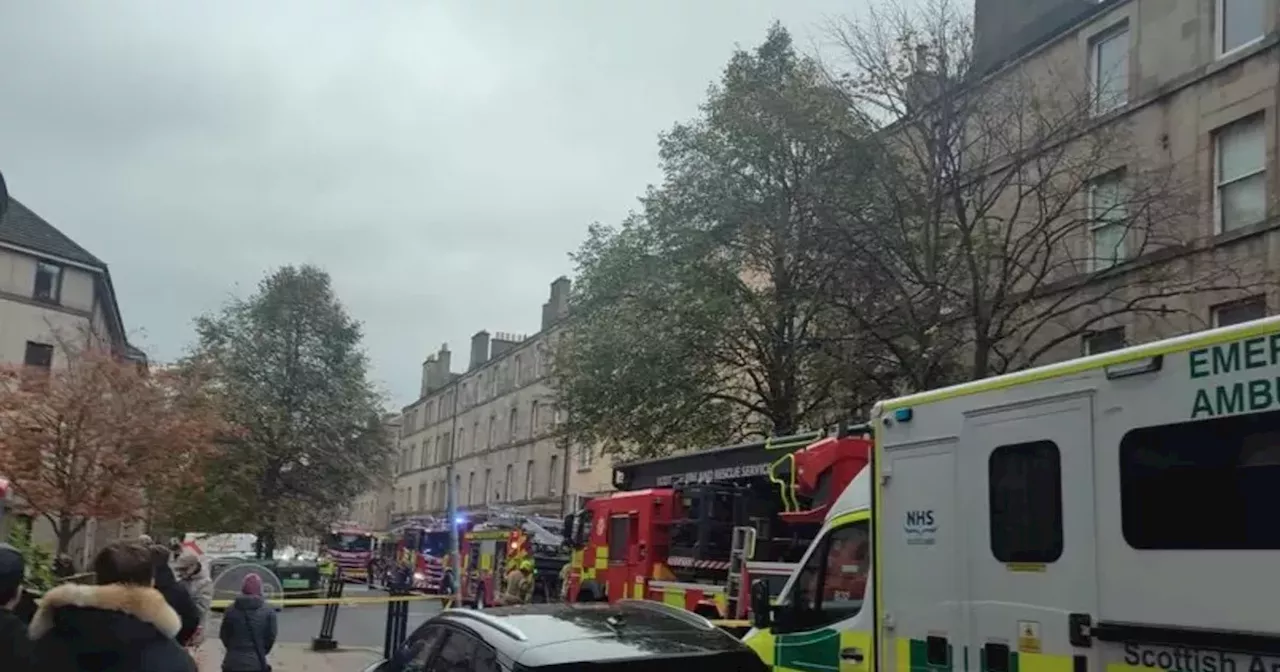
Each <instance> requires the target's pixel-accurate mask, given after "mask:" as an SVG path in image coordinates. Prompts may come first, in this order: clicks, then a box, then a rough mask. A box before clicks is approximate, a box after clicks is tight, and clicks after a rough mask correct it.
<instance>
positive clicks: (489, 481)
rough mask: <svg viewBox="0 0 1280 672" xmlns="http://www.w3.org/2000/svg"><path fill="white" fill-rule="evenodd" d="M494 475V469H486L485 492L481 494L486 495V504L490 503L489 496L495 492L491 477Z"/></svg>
mask: <svg viewBox="0 0 1280 672" xmlns="http://www.w3.org/2000/svg"><path fill="white" fill-rule="evenodd" d="M492 476H493V470H492V469H485V470H484V492H483V493H481V496H483V497H484V503H485V504H488V503H489V497H490V496H491V495H492V494H493V488H492V487H491V486H492V483H493V479H492V478H491V477H492Z"/></svg>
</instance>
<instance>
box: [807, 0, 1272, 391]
mask: <svg viewBox="0 0 1280 672" xmlns="http://www.w3.org/2000/svg"><path fill="white" fill-rule="evenodd" d="M971 25H972V22H971V19H970V17H969V16H968V15H967V13H965V12H964V11H961V10H959V9H958V8H957V6H956V3H955V2H954V1H953V0H928V1H927V2H925V3H921V4H918V5H912V6H910V7H907V6H896V5H888V6H883V7H881V8H879V9H870V10H868V11H867V12H866V14H865V16H864V17H863V19H862V20H860V21H844V22H840V23H837V24H836V25H835V26H834V30H833V36H834V37H835V38H836V42H837V44H838V46H839V47H840V49H839V51H840V56H841V57H842V58H841V59H840V60H839V61H838V62H837V63H836V64H835V65H833V66H831V67H829V68H828V71H829V72H831V73H832V74H833V80H835V81H838V82H839V83H840V86H841V88H842V90H844V91H845V92H846V94H847V96H848V100H849V109H850V110H852V113H853V114H854V115H855V116H857V117H858V118H859V119H860V120H862V121H863V122H864V123H865V124H867V125H869V126H875V127H876V128H877V132H876V133H874V134H871V135H868V136H866V137H865V138H864V139H863V143H864V145H865V147H866V151H864V152H862V153H861V155H860V156H859V157H857V160H858V161H860V162H866V161H868V160H870V161H872V162H873V164H872V165H873V168H874V169H873V170H870V171H868V170H865V169H864V170H860V171H858V175H859V182H858V189H857V190H856V191H858V192H860V195H859V197H858V198H855V199H850V200H849V201H848V202H846V203H839V202H838V201H833V202H831V203H830V205H832V207H833V208H835V210H837V211H838V212H833V213H832V216H830V217H828V218H825V219H824V220H822V221H824V222H826V223H828V224H830V225H829V226H827V228H826V229H825V231H824V233H823V235H822V237H823V238H824V239H825V240H826V241H827V245H826V246H825V247H824V249H825V250H826V251H827V252H829V253H831V254H833V255H835V256H836V257H838V258H840V259H844V260H846V262H847V263H845V264H842V265H840V266H838V268H839V270H840V273H841V275H842V276H843V278H844V280H843V282H841V283H838V284H837V285H836V286H845V287H855V288H858V290H859V291H857V292H856V293H854V294H851V295H846V296H841V295H839V294H836V295H833V300H834V301H835V302H836V304H837V305H839V306H840V307H841V308H842V309H843V312H844V314H845V315H846V317H847V318H848V320H849V331H850V332H856V333H858V334H859V335H860V336H861V337H863V338H867V339H869V340H871V341H872V342H873V343H872V345H871V347H869V348H868V352H871V353H875V354H876V355H877V357H878V358H877V359H874V360H872V362H871V363H872V364H873V366H872V367H871V368H870V369H863V370H861V371H860V373H861V374H862V375H864V376H866V377H867V378H869V379H875V380H877V381H878V382H879V383H880V384H881V386H882V387H883V388H885V392H886V393H894V392H900V391H905V390H921V389H929V388H932V387H937V386H941V385H944V384H947V383H951V382H956V381H958V380H966V379H975V378H982V377H986V376H989V375H995V374H999V373H1003V372H1006V371H1010V370H1014V369H1018V368H1022V367H1026V366H1031V365H1034V364H1036V363H1039V362H1041V361H1044V360H1048V359H1054V358H1060V357H1062V356H1063V355H1064V354H1067V353H1071V354H1075V353H1078V352H1079V351H1078V349H1075V348H1076V347H1078V346H1075V345H1074V344H1075V343H1079V341H1080V339H1081V338H1082V337H1084V336H1086V335H1088V334H1089V333H1090V332H1091V331H1093V330H1097V329H1100V328H1105V327H1110V326H1113V325H1116V324H1124V323H1126V322H1132V321H1134V320H1136V319H1153V320H1161V319H1165V318H1167V317H1168V316H1169V315H1171V314H1176V313H1178V312H1180V310H1182V309H1183V307H1184V306H1186V305H1188V303H1187V302H1186V301H1185V299H1186V298H1187V297H1189V296H1192V295H1195V294H1203V293H1206V292H1240V293H1250V292H1249V289H1248V287H1249V281H1248V280H1247V279H1245V278H1242V277H1240V276H1239V275H1238V274H1237V272H1236V268H1234V267H1233V265H1232V264H1228V263H1212V262H1210V263H1192V262H1191V261H1190V257H1188V253H1189V252H1192V251H1194V250H1195V248H1196V242H1195V238H1196V234H1195V233H1192V234H1188V232H1191V231H1197V230H1198V227H1197V226H1196V225H1195V224H1196V223H1197V222H1198V218H1199V216H1200V212H1199V207H1198V204H1197V203H1196V202H1195V198H1194V194H1197V193H1198V192H1199V191H1200V187H1199V186H1198V184H1197V180H1198V179H1199V178H1198V177H1196V176H1195V175H1194V171H1190V172H1189V171H1187V170H1186V168H1187V167H1186V166H1185V165H1181V164H1179V162H1177V161H1173V160H1171V159H1170V156H1169V155H1168V152H1167V151H1166V149H1167V148H1162V147H1161V146H1160V144H1159V143H1158V142H1157V143H1152V142H1149V141H1147V140H1144V138H1142V137H1140V136H1139V135H1138V134H1136V133H1135V132H1134V127H1133V125H1132V124H1131V123H1130V121H1129V120H1128V119H1127V117H1125V116H1124V115H1120V116H1118V117H1114V118H1112V117H1108V116H1107V115H1106V114H1104V113H1103V112H1105V110H1106V109H1109V108H1107V107H1106V106H1107V105H1108V104H1109V101H1108V100H1105V99H1103V98H1100V96H1101V95H1103V94H1099V93H1098V92H1097V91H1091V90H1090V86H1089V84H1088V82H1087V81H1086V80H1085V78H1083V77H1082V76H1081V75H1080V74H1079V73H1078V72H1076V68H1075V67H1074V65H1073V66H1072V69H1071V70H1070V71H1063V70H1061V69H1059V68H1057V67H1056V65H1055V63H1054V62H1053V61H1052V59H1051V58H1049V57H1045V58H1030V59H1027V60H1026V61H1022V62H1018V63H1015V64H1013V65H1010V66H1009V67H1007V68H1005V69H1003V70H1000V71H999V72H995V73H989V72H985V71H979V70H975V69H974V67H973V60H972V32H971ZM1072 63H1074V61H1072ZM1104 74H1106V73H1104ZM1107 76H1112V75H1107ZM1114 76H1122V77H1127V73H1120V74H1116V75H1114ZM851 191H853V190H851ZM846 193H850V192H846ZM865 194H872V195H873V196H874V198H872V199H870V201H868V199H867V198H865ZM867 287H875V291H874V292H871V293H870V294H868V292H866V291H865V290H866V288H867ZM1073 350H1074V352H1072V351H1073Z"/></svg>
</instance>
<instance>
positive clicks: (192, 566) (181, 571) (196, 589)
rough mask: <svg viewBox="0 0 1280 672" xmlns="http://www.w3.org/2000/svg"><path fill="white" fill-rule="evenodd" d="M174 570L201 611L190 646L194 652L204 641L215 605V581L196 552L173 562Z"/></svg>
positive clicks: (179, 557)
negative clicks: (210, 577) (198, 624)
mask: <svg viewBox="0 0 1280 672" xmlns="http://www.w3.org/2000/svg"><path fill="white" fill-rule="evenodd" d="M173 569H174V572H175V573H176V574H177V575H178V583H180V584H181V585H182V587H183V588H186V589H187V592H188V593H190V594H191V599H192V601H194V602H195V603H196V610H197V611H199V612H200V627H199V628H197V629H196V633H195V634H194V635H192V637H191V640H190V642H189V644H188V647H189V648H190V649H191V650H192V651H193V652H194V651H195V650H197V649H199V648H200V645H201V644H202V643H204V637H205V632H206V631H207V629H208V625H209V612H210V611H211V610H212V607H213V581H212V580H210V579H209V574H208V572H206V571H205V568H204V563H202V562H200V556H198V555H196V554H194V553H183V554H182V555H179V556H178V559H177V560H176V561H175V562H174V563H173Z"/></svg>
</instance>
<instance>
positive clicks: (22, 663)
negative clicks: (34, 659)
mask: <svg viewBox="0 0 1280 672" xmlns="http://www.w3.org/2000/svg"><path fill="white" fill-rule="evenodd" d="M25 574H26V561H25V560H23V558H22V553H20V552H19V551H18V549H16V548H14V547H12V546H10V545H8V544H0V670H5V672H8V671H9V670H13V671H14V672H26V671H27V670H30V669H32V668H31V641H30V640H29V639H27V624H26V623H25V622H24V621H23V620H22V618H20V617H19V616H18V615H17V614H15V613H14V612H13V608H14V607H16V606H17V605H18V602H19V601H20V600H21V599H22V579H23V577H24V576H25Z"/></svg>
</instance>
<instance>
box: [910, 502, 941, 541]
mask: <svg viewBox="0 0 1280 672" xmlns="http://www.w3.org/2000/svg"><path fill="white" fill-rule="evenodd" d="M902 532H903V534H904V535H905V536H906V538H907V545H908V546H932V545H934V544H935V543H937V540H938V524H937V523H936V522H934V516H933V509H917V510H914V511H907V517H906V521H905V522H904V523H903V525H902Z"/></svg>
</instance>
